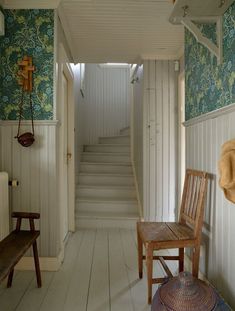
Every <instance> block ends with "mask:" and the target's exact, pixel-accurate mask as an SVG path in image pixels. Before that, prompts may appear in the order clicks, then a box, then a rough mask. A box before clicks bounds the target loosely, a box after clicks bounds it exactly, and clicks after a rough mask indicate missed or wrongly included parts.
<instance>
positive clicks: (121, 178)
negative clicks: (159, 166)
mask: <svg viewBox="0 0 235 311" xmlns="http://www.w3.org/2000/svg"><path fill="white" fill-rule="evenodd" d="M137 220H138V205H137V200H136V191H135V187H134V178H133V173H132V167H131V160H130V135H129V128H125V129H123V130H121V131H120V135H119V136H112V137H100V138H99V144H97V145H87V146H85V147H84V152H83V154H82V162H81V166H80V173H79V177H78V184H77V188H76V226H77V228H81V227H86V228H89V227H107V228H108V227H121V228H132V227H135V224H136V221H137Z"/></svg>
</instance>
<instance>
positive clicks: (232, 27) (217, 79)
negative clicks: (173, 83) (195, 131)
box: [185, 3, 235, 120]
mask: <svg viewBox="0 0 235 311" xmlns="http://www.w3.org/2000/svg"><path fill="white" fill-rule="evenodd" d="M199 27H200V28H201V31H202V32H203V34H204V35H205V36H206V37H207V38H210V39H211V40H212V41H213V42H214V43H216V27H215V25H200V26H199ZM223 52H224V53H223V54H224V59H223V63H222V64H221V65H217V59H216V57H215V56H213V55H212V54H211V53H210V51H209V50H208V49H207V48H205V47H204V46H202V45H201V44H199V43H198V42H197V41H196V39H195V38H194V36H193V35H192V34H191V33H190V32H189V31H188V30H186V31H185V89H186V92H185V119H186V120H189V119H192V118H195V117H197V116H200V115H202V114H205V113H208V112H210V111H213V110H216V109H219V108H221V107H224V106H227V105H229V104H232V103H235V3H234V4H233V5H232V6H230V8H229V9H228V10H227V12H226V13H225V14H224V17H223Z"/></svg>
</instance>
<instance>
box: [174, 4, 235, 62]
mask: <svg viewBox="0 0 235 311" xmlns="http://www.w3.org/2000/svg"><path fill="white" fill-rule="evenodd" d="M233 2H234V0H197V1H195V0H176V1H175V3H174V7H173V11H172V13H171V16H170V18H169V20H170V22H171V23H172V24H175V25H180V24H182V25H184V26H185V27H186V28H187V29H188V30H189V31H190V32H191V33H192V34H193V35H194V36H195V38H196V39H197V41H198V42H200V43H201V44H203V45H204V46H205V47H207V48H208V49H209V50H210V52H211V53H212V54H214V55H215V56H216V57H217V62H218V64H221V63H222V61H223V30H222V16H223V14H224V13H225V11H226V10H227V9H228V8H229V7H230V5H232V3H233ZM195 23H201V24H216V33H217V44H214V43H213V42H212V41H211V40H210V39H209V38H207V37H205V36H204V35H203V33H202V32H201V30H200V29H199V27H198V26H197V25H196V24H195Z"/></svg>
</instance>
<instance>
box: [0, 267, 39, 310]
mask: <svg viewBox="0 0 235 311" xmlns="http://www.w3.org/2000/svg"><path fill="white" fill-rule="evenodd" d="M33 282H35V273H34V271H21V272H19V275H18V277H17V278H15V279H13V283H12V287H11V288H6V289H5V291H4V292H3V293H2V295H1V298H0V310H3V311H13V310H15V309H16V307H17V306H18V304H19V303H20V302H21V301H22V299H23V297H24V294H25V292H26V291H27V289H28V287H29V286H30V284H31V283H33ZM35 286H36V285H35Z"/></svg>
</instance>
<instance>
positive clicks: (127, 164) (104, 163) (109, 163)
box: [80, 161, 131, 166]
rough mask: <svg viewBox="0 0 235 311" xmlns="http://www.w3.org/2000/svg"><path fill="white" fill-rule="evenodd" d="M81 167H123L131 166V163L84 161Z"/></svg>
mask: <svg viewBox="0 0 235 311" xmlns="http://www.w3.org/2000/svg"><path fill="white" fill-rule="evenodd" d="M80 164H81V165H83V164H84V165H99V166H100V165H104V166H105V165H113V166H118V165H121V166H131V162H130V163H128V162H98V164H97V162H86V161H82V162H80Z"/></svg>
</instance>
